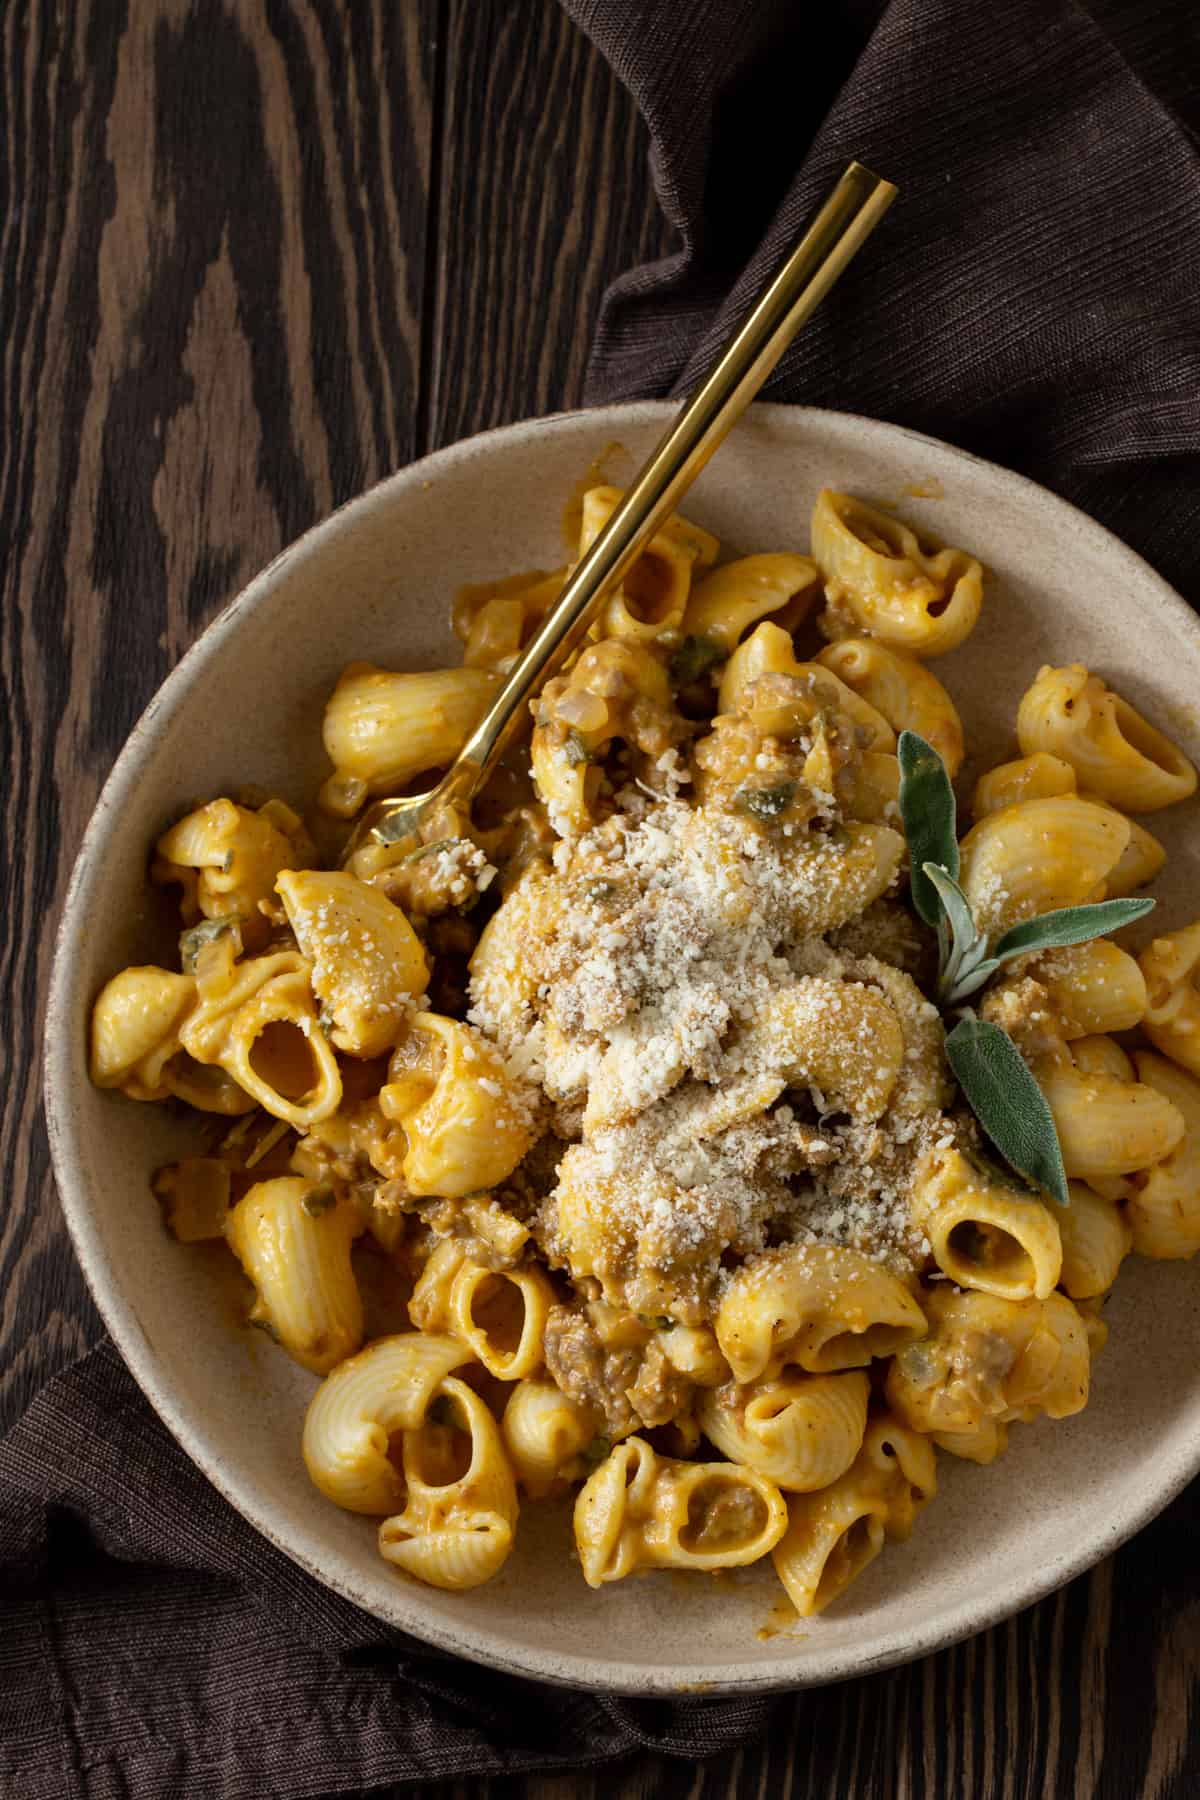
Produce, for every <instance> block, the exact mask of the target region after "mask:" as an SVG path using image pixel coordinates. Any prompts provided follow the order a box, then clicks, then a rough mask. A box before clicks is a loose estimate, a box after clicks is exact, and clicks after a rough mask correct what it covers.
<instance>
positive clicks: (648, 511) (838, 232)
mask: <svg viewBox="0 0 1200 1800" xmlns="http://www.w3.org/2000/svg"><path fill="white" fill-rule="evenodd" d="M895 194H896V189H895V187H894V186H893V185H892V183H891V182H890V181H884V180H883V179H882V178H881V177H880V176H878V175H873V174H872V173H871V171H870V169H867V168H864V167H863V165H862V164H861V163H858V162H852V163H851V164H850V166H849V168H848V169H847V170H846V172H845V174H844V175H843V176H842V178H841V180H840V181H839V182H838V184H837V186H836V187H835V188H834V189H833V192H832V193H831V194H830V196H829V198H828V199H827V200H826V202H825V204H824V205H823V206H822V208H821V210H820V212H819V213H818V214H817V216H816V218H815V219H814V220H813V222H812V224H811V225H810V226H809V227H808V230H807V231H806V232H805V233H804V236H803V237H802V238H801V239H800V242H799V243H798V244H797V245H796V247H795V249H794V250H793V251H792V252H791V254H790V255H789V257H788V258H787V261H786V262H785V263H784V264H783V266H782V268H780V270H779V272H778V274H777V275H776V276H775V277H774V279H773V280H772V281H771V283H770V285H769V286H768V287H767V288H766V290H765V292H764V293H763V294H762V296H761V298H760V299H759V300H758V301H757V303H756V304H755V306H754V307H753V309H752V310H751V312H750V313H749V315H748V316H747V318H746V319H745V321H744V322H743V324H742V325H741V326H740V327H739V328H738V330H737V331H736V332H735V333H734V335H733V337H732V338H731V339H730V341H729V343H728V344H727V346H726V348H725V350H724V351H723V352H722V354H721V357H720V359H719V360H718V362H717V364H716V366H715V367H714V368H713V370H712V371H711V373H710V374H709V375H708V376H707V377H706V378H705V379H704V381H702V382H701V384H700V386H699V387H698V388H697V389H696V391H695V393H694V394H693V395H692V396H691V398H690V399H689V400H687V401H686V402H685V404H684V405H683V407H682V408H681V409H680V411H679V413H678V415H677V416H676V418H675V419H674V421H673V422H672V424H671V425H670V426H669V427H668V429H667V431H666V433H665V435H664V436H663V437H662V439H661V440H660V442H659V443H658V445H657V446H656V448H655V449H654V450H653V451H652V452H651V454H650V456H649V457H648V458H647V460H646V462H645V463H644V464H643V466H642V469H641V471H640V473H639V474H638V475H637V477H636V478H635V479H634V481H633V482H632V483H631V485H630V487H629V488H628V490H627V491H626V493H625V496H624V498H623V499H622V500H621V502H620V504H619V505H618V506H617V507H616V509H615V511H614V512H613V514H612V516H611V517H610V518H609V520H608V522H607V523H606V525H605V526H604V528H603V530H602V531H601V532H600V533H599V535H598V536H597V537H596V539H595V541H594V542H593V543H592V544H591V546H590V548H589V549H588V550H587V551H586V552H585V554H584V555H583V556H582V557H581V558H580V560H579V562H578V563H577V564H576V565H575V568H574V570H573V571H572V573H571V575H570V576H569V578H568V580H567V582H566V584H565V586H564V587H563V590H562V593H561V595H560V596H559V598H558V601H557V603H556V604H555V606H554V607H553V608H552V610H551V611H550V612H549V613H548V614H547V616H546V618H545V619H544V620H543V622H542V624H541V626H540V628H539V630H538V631H537V632H536V633H535V635H534V637H533V638H532V639H531V640H530V642H529V644H528V645H527V647H526V649H525V651H524V653H523V655H522V656H521V657H520V658H519V659H518V661H517V662H516V664H515V665H514V667H513V669H512V671H511V673H510V674H509V676H508V679H507V681H506V682H505V683H504V686H503V687H502V688H501V689H500V692H499V693H498V694H497V695H496V698H495V700H494V701H493V702H492V705H491V708H490V709H489V711H488V712H487V713H486V714H485V716H484V717H483V719H482V720H481V721H480V723H479V725H478V726H477V727H476V729H475V731H474V732H473V733H472V735H471V736H470V737H469V738H468V740H467V742H466V743H465V744H464V746H463V748H462V751H461V752H460V754H459V757H458V763H457V766H456V768H455V769H454V771H452V774H451V777H450V778H449V779H450V780H451V781H452V782H453V787H454V792H455V798H456V799H457V800H459V801H460V802H463V803H466V802H469V800H470V798H471V797H472V795H473V794H474V793H476V792H477V791H478V789H479V787H480V786H481V785H482V784H483V782H484V780H485V779H486V778H487V775H488V774H489V772H490V770H491V768H492V766H493V764H494V763H495V761H496V759H497V758H498V757H499V756H501V755H502V754H503V752H504V751H505V749H506V748H507V747H508V745H509V744H510V743H511V741H512V740H513V738H514V737H515V735H516V733H517V731H518V730H519V728H520V726H521V723H522V722H523V718H524V713H525V707H526V703H527V702H528V700H529V699H530V698H531V696H532V695H533V694H535V693H536V692H537V691H538V690H539V688H540V687H541V685H542V683H543V681H544V680H545V679H546V678H547V677H548V676H550V675H552V674H553V673H554V672H555V670H556V669H558V668H560V667H561V666H562V664H563V663H564V662H565V661H566V659H567V658H568V657H569V656H570V654H571V652H572V651H573V650H575V649H576V648H577V647H578V646H579V644H580V643H581V642H582V640H583V638H584V635H585V634H586V632H587V629H588V626H589V625H590V624H591V622H592V620H593V618H594V617H595V615H596V611H597V609H598V606H599V604H600V601H601V600H602V599H603V597H604V595H605V594H606V593H607V592H608V591H609V590H610V589H611V588H613V587H615V586H616V584H617V583H618V582H619V581H620V579H621V577H622V576H623V575H624V573H625V571H626V570H627V569H628V568H629V566H630V564H631V563H632V562H633V561H634V560H635V558H636V557H637V556H639V555H640V554H641V552H642V551H643V550H644V549H645V547H646V545H647V544H648V543H649V542H650V539H651V538H652V537H653V536H654V534H655V532H656V531H657V530H658V529H659V527H660V526H661V525H662V523H663V521H664V520H665V519H666V518H667V517H668V515H669V514H670V513H671V512H672V511H673V510H674V508H675V506H676V504H677V502H678V501H679V499H680V497H681V496H682V495H683V494H684V493H686V491H687V489H688V488H689V487H691V485H692V483H693V481H695V479H696V477H697V476H698V475H699V473H700V471H701V469H703V467H704V465H705V464H706V463H707V461H708V459H709V457H710V456H711V455H712V454H713V452H714V451H715V450H716V449H717V447H718V445H719V444H720V443H721V441H722V440H723V439H724V437H725V436H726V434H727V433H728V432H729V430H730V429H731V428H732V426H733V425H734V424H735V423H736V421H737V420H738V419H739V418H740V417H741V415H742V413H743V412H744V411H745V409H746V407H747V406H748V405H749V404H750V402H751V400H752V399H753V398H754V396H755V394H757V392H758V390H759V389H760V388H761V386H762V384H763V382H764V381H765V380H766V379H767V376H768V375H769V374H770V373H771V371H772V369H773V368H774V367H775V365H776V363H777V362H778V361H779V359H780V357H781V356H782V355H783V353H784V351H785V350H786V349H787V346H788V345H789V344H790V343H791V341H792V338H793V337H794V336H795V334H796V332H797V331H798V330H799V329H800V327H801V325H803V324H804V323H805V321H806V320H807V319H808V318H809V317H810V316H811V315H812V313H813V312H814V311H815V309H816V307H817V306H818V305H819V304H820V302H821V300H822V299H824V297H825V295H826V294H827V293H828V292H829V289H830V288H831V287H832V286H833V284H834V282H835V281H836V280H837V278H838V276H839V275H840V274H841V273H842V270H843V269H844V268H845V267H846V265H847V263H849V261H850V259H851V258H852V257H853V256H854V254H855V252H856V251H857V250H858V249H859V248H860V246H861V245H862V244H863V243H864V242H865V241H866V239H867V237H868V236H869V235H870V233H871V232H872V231H873V230H874V228H875V226H876V225H877V224H878V223H879V221H880V219H881V218H882V217H883V215H884V213H885V212H886V211H887V209H888V207H889V206H890V205H891V203H892V200H893V199H894V198H895Z"/></svg>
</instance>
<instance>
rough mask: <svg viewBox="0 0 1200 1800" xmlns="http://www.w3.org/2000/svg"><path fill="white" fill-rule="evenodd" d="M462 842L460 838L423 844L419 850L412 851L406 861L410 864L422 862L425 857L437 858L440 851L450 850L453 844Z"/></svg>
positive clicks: (440, 839)
mask: <svg viewBox="0 0 1200 1800" xmlns="http://www.w3.org/2000/svg"><path fill="white" fill-rule="evenodd" d="M460 841H461V840H460V839H459V838H438V839H437V841H436V842H435V843H432V844H422V845H421V846H420V848H419V849H417V850H410V851H409V853H408V855H407V856H406V857H405V859H404V860H405V862H410V863H413V862H421V861H423V860H424V858H425V857H427V856H436V855H437V853H438V851H439V850H448V849H449V848H450V846H451V844H457V843H459V842H460Z"/></svg>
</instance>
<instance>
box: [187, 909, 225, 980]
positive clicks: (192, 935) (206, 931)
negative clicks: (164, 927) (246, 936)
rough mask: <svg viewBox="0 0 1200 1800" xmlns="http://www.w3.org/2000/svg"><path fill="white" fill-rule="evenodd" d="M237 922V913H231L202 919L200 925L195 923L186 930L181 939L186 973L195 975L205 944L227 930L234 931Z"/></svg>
mask: <svg viewBox="0 0 1200 1800" xmlns="http://www.w3.org/2000/svg"><path fill="white" fill-rule="evenodd" d="M237 923H238V921H237V918H236V917H235V915H234V914H233V913H229V914H228V915H227V916H226V917H225V918H223V919H201V921H200V923H199V924H198V925H193V926H191V927H190V929H189V930H187V931H185V932H184V933H183V934H182V936H181V937H180V939H179V956H180V961H181V962H182V964H183V972H184V974H185V975H194V974H195V973H196V959H197V958H198V956H199V955H200V952H201V950H203V948H204V946H205V944H213V943H215V942H216V940H217V939H218V938H219V937H224V935H225V933H226V932H227V931H233V930H234V929H235V928H236V926H237Z"/></svg>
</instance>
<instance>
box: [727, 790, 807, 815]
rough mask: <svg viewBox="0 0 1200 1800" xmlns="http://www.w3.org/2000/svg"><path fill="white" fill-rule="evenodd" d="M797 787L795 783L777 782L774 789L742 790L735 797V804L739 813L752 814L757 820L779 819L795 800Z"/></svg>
mask: <svg viewBox="0 0 1200 1800" xmlns="http://www.w3.org/2000/svg"><path fill="white" fill-rule="evenodd" d="M796 787H797V783H796V782H794V781H777V782H776V783H775V785H774V786H773V787H765V788H741V789H739V791H738V792H737V793H736V794H735V795H734V800H733V804H734V806H735V807H736V808H737V810H738V812H747V813H750V814H751V815H752V817H754V818H756V819H777V818H778V817H779V815H780V813H781V812H783V811H785V809H786V808H787V807H788V806H789V805H790V804H791V802H792V801H793V800H794V799H795V797H796Z"/></svg>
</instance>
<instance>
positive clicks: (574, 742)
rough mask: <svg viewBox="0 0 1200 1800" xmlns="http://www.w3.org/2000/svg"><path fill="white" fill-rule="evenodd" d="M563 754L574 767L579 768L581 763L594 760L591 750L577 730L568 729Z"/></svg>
mask: <svg viewBox="0 0 1200 1800" xmlns="http://www.w3.org/2000/svg"><path fill="white" fill-rule="evenodd" d="M563 755H564V756H565V757H566V759H567V761H568V762H569V763H570V765H571V767H572V768H573V769H577V768H578V767H579V765H580V764H581V763H589V762H591V760H592V753H591V751H590V750H589V749H588V747H587V745H586V744H585V743H584V741H583V739H582V738H581V737H580V735H579V733H578V732H577V731H568V733H567V735H566V737H565V739H564V740H563Z"/></svg>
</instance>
